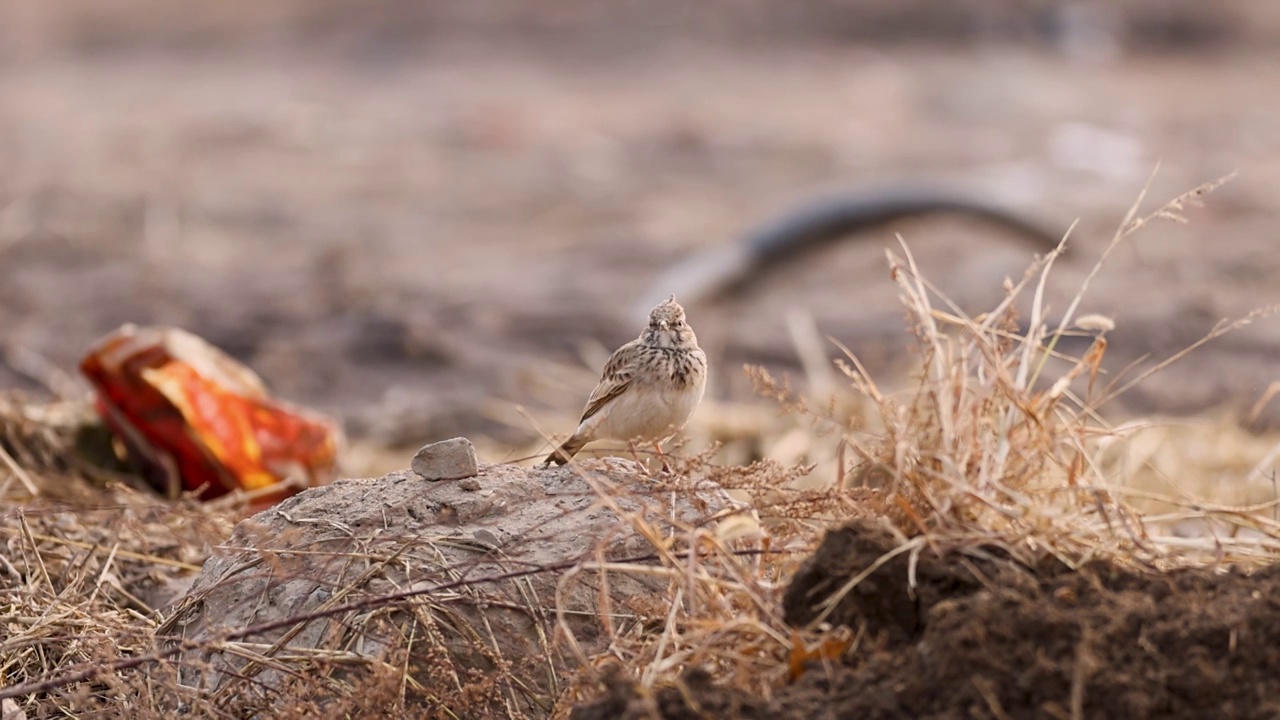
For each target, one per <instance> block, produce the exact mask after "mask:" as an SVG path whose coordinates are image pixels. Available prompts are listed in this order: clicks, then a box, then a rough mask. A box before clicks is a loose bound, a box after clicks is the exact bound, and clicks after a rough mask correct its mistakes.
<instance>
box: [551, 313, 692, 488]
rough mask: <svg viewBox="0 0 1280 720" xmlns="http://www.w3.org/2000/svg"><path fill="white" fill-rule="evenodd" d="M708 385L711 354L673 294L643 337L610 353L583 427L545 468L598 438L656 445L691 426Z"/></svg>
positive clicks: (580, 424)
mask: <svg viewBox="0 0 1280 720" xmlns="http://www.w3.org/2000/svg"><path fill="white" fill-rule="evenodd" d="M706 387H707V356H706V354H705V353H703V352H702V349H701V348H699V347H698V338H697V336H696V335H694V333H693V328H691V327H689V324H688V323H687V322H686V321H685V317H684V308H683V307H681V306H680V304H679V303H677V302H676V299H675V297H674V296H672V297H670V298H668V299H667V300H665V301H663V302H662V303H659V304H658V306H657V307H655V308H654V309H653V310H652V311H651V312H650V313H649V324H648V326H647V327H645V329H644V332H642V333H640V337H638V338H636V339H635V340H632V341H631V342H629V343H627V344H626V345H623V346H622V347H620V348H618V349H617V350H616V351H614V353H613V355H611V356H610V357H609V361H608V362H606V363H605V366H604V372H603V373H602V374H601V377H600V384H599V385H597V386H596V389H595V391H594V392H592V393H591V397H590V398H588V399H587V405H586V408H585V409H584V410H583V412H582V419H581V420H579V421H578V428H577V430H576V431H575V432H574V434H573V435H572V436H571V437H570V438H569V439H568V440H565V441H564V443H563V444H561V445H560V447H559V448H557V449H556V450H554V451H553V452H552V453H551V454H550V455H548V456H547V458H546V460H544V461H543V463H542V466H543V467H547V466H549V465H551V464H552V463H555V464H557V465H563V464H564V463H566V462H568V461H569V459H570V458H572V457H573V456H574V455H575V454H577V452H578V451H579V450H581V449H582V448H583V446H585V445H586V444H587V443H589V442H591V441H593V440H624V441H628V442H631V441H637V442H646V443H654V445H655V447H656V446H657V445H658V444H659V443H661V442H662V441H664V440H666V439H667V438H670V437H671V436H672V435H674V434H676V433H677V432H679V431H680V429H681V428H683V427H684V426H685V423H687V422H688V421H689V417H690V416H691V415H692V414H693V410H694V408H696V407H697V406H698V403H699V402H701V401H702V394H703V392H704V391H705V390H706ZM659 451H661V449H660V448H659Z"/></svg>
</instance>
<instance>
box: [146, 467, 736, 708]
mask: <svg viewBox="0 0 1280 720" xmlns="http://www.w3.org/2000/svg"><path fill="white" fill-rule="evenodd" d="M462 485H463V483H432V484H424V483H423V482H422V481H421V479H419V478H418V477H417V475H416V474H414V473H411V472H399V473H393V474H391V475H388V476H386V477H383V478H378V479H372V480H343V481H339V482H336V483H334V484H332V485H329V486H326V487H321V488H316V489H312V490H308V491H306V492H303V493H301V494H299V495H297V496H295V497H293V498H290V499H289V500H286V501H284V502H282V503H280V504H279V505H278V506H276V507H274V508H272V509H270V510H267V511H264V512H262V513H260V514H258V515H255V516H254V517H252V518H250V519H248V520H245V521H244V522H242V523H240V525H239V526H237V528H236V530H235V532H234V534H233V535H232V537H231V539H230V540H229V541H228V542H227V543H226V544H225V545H224V546H223V548H222V549H220V551H219V552H218V553H216V554H215V555H214V556H213V557H211V558H210V559H209V561H208V562H207V563H205V566H204V568H203V571H202V572H201V574H200V576H199V578H197V580H196V581H195V583H194V585H193V586H192V588H191V590H190V592H189V593H188V594H187V595H186V596H185V597H184V598H183V599H181V600H180V601H178V603H177V604H176V605H175V607H174V609H173V610H172V611H171V615H170V616H169V618H168V620H167V621H166V623H165V624H164V626H163V627H162V628H161V629H160V631H159V634H161V635H169V636H176V637H182V638H184V639H186V640H188V641H195V642H194V643H190V644H189V646H188V648H189V649H185V650H184V652H183V653H182V654H181V655H179V656H178V660H179V661H180V668H181V669H180V679H181V681H182V683H183V684H184V685H187V686H196V687H199V688H202V689H203V692H200V693H198V694H197V695H196V696H195V697H199V698H219V702H220V703H224V704H222V705H221V707H224V708H225V707H228V705H226V704H225V703H228V702H231V700H230V698H235V699H236V701H237V702H243V701H244V700H245V699H246V698H250V697H252V696H253V695H254V694H255V693H257V694H260V695H261V696H262V702H263V703H264V704H263V705H262V707H264V708H269V707H270V703H271V702H273V699H272V698H273V697H274V696H273V693H274V691H275V689H276V688H278V687H280V685H281V683H282V681H286V682H306V683H314V688H311V689H310V690H309V693H310V694H311V695H310V696H313V697H316V698H318V701H320V702H324V697H325V696H326V694H329V695H331V696H334V697H340V696H341V695H343V694H344V693H349V692H350V688H349V687H348V688H347V689H346V690H344V689H343V687H344V686H343V685H342V683H345V682H348V681H354V680H355V679H357V678H359V677H361V675H360V673H359V671H360V670H362V669H369V668H372V667H383V668H392V669H393V670H394V671H395V672H396V673H398V672H399V671H400V669H401V668H405V669H407V676H408V679H407V680H405V681H404V682H403V685H401V684H400V681H398V680H397V681H396V683H397V684H396V685H395V687H396V688H397V694H398V692H399V688H401V687H403V688H404V692H405V694H406V696H407V697H408V698H410V699H411V700H414V706H415V707H416V708H419V709H421V710H422V711H424V712H425V713H426V716H430V717H447V716H449V715H450V713H456V714H457V716H458V717H538V716H544V715H546V714H547V712H548V710H549V707H550V702H551V699H552V698H554V697H555V695H556V694H557V692H558V691H559V689H560V688H561V687H562V685H563V677H564V673H565V672H567V671H571V670H572V669H574V668H575V667H577V665H578V659H577V658H578V656H577V655H576V654H575V653H574V652H573V651H572V649H571V644H570V643H567V642H565V641H564V637H563V634H562V633H561V632H560V629H559V628H558V627H557V607H559V610H560V611H561V615H560V618H562V621H563V623H564V627H565V628H567V629H568V630H569V631H570V632H571V633H572V636H573V638H574V639H575V642H576V643H577V644H578V646H579V647H580V649H581V650H582V651H583V653H585V654H590V653H595V652H598V651H601V650H603V649H605V647H606V646H607V643H608V642H609V636H608V634H607V633H605V632H602V629H603V625H602V621H601V613H602V612H603V611H607V612H609V613H610V617H611V620H610V621H609V622H610V623H611V624H612V626H613V628H614V630H615V631H619V632H620V631H624V630H627V629H628V628H627V622H628V620H627V617H628V615H630V613H629V612H628V608H632V609H636V608H639V607H645V608H647V609H648V610H650V611H652V609H653V604H654V603H655V602H660V600H659V598H661V597H662V596H663V593H662V591H663V590H664V589H665V588H666V586H667V581H666V580H665V579H664V578H661V577H654V576H651V575H650V576H642V575H639V574H628V573H618V572H613V573H610V574H609V575H608V576H607V578H606V579H607V582H602V578H601V576H600V574H599V573H598V572H596V571H582V572H574V571H570V572H566V571H568V570H569V568H571V567H572V566H573V564H574V561H575V560H577V559H581V558H586V559H588V560H594V559H595V558H596V557H598V555H597V552H598V551H599V552H602V553H603V557H605V558H615V559H616V558H629V557H638V556H644V555H647V554H649V553H650V552H652V547H651V546H650V545H649V543H648V542H647V541H645V540H644V539H643V538H642V537H640V536H639V535H638V534H637V533H636V531H635V530H634V529H633V528H632V526H631V523H630V522H628V521H626V520H620V519H619V517H618V515H617V514H616V513H615V511H614V510H612V509H610V508H609V507H608V504H609V503H606V502H602V501H601V495H600V493H599V492H598V490H600V489H604V488H612V490H607V491H606V494H607V495H608V496H609V500H610V502H612V503H616V505H617V507H619V508H620V509H621V510H623V512H626V513H643V514H644V515H645V517H646V519H647V520H648V521H649V522H652V523H654V524H655V525H657V526H659V527H661V526H663V525H664V524H666V523H667V522H668V521H670V520H671V519H673V518H674V519H675V520H676V521H677V522H681V523H688V522H696V521H698V520H700V519H703V518H706V517H708V516H709V515H712V514H714V513H716V512H717V511H721V510H724V509H727V508H731V507H733V506H734V503H733V501H732V500H731V499H730V498H729V497H728V496H727V495H726V494H725V493H724V492H723V491H722V490H721V489H720V488H719V487H718V486H716V485H714V484H711V483H704V484H703V485H701V486H699V487H698V489H696V490H692V489H687V488H686V489H679V488H675V489H673V488H671V487H661V488H659V487H655V481H654V480H653V479H651V478H649V477H648V476H647V475H645V474H644V473H643V472H641V469H640V468H639V466H638V465H636V464H635V463H632V462H630V461H624V460H617V459H609V460H604V461H586V462H584V463H582V464H581V465H580V466H579V469H577V470H575V469H574V468H570V467H563V468H555V469H547V470H541V469H531V468H525V467H517V466H511V465H482V466H480V468H479V474H478V475H477V476H476V477H475V478H473V479H472V480H470V481H468V482H467V487H465V488H464V487H462ZM539 569H545V570H541V571H540V570H539ZM412 590H422V591H426V592H423V593H422V594H419V595H416V596H414V597H413V598H411V599H406V600H403V601H401V602H391V601H389V600H385V599H382V598H385V596H388V595H392V594H395V593H403V592H405V591H412ZM557 598H558V600H557ZM557 602H559V605H558V606H557ZM602 604H607V605H608V607H607V608H602V607H601V605H602ZM332 608H342V609H341V610H340V611H338V612H336V613H335V614H334V615H333V616H331V617H324V618H316V619H312V620H309V621H302V622H293V621H291V618H297V617H299V616H302V615H304V614H307V613H315V612H317V611H322V610H326V609H332ZM270 623H277V624H279V625H280V626H279V627H272V628H271V629H269V630H262V631H260V632H251V633H246V632H245V629H246V628H252V627H254V626H261V625H263V624H270ZM635 630H638V629H632V631H635ZM228 634H233V635H234V637H232V638H231V641H229V642H223V641H224V640H226V639H227V637H228ZM325 678H329V679H325ZM335 683H337V684H335ZM267 714H270V712H268V713H267Z"/></svg>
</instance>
